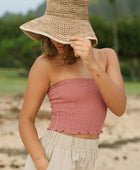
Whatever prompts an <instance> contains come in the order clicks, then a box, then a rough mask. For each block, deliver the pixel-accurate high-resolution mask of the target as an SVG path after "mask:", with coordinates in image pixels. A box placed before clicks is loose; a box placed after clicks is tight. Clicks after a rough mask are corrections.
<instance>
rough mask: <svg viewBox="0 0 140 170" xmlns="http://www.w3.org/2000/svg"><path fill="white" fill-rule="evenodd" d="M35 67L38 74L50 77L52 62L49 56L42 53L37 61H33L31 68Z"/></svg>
mask: <svg viewBox="0 0 140 170" xmlns="http://www.w3.org/2000/svg"><path fill="white" fill-rule="evenodd" d="M33 69H35V70H36V72H37V74H40V75H42V76H43V75H44V76H45V77H46V78H48V79H49V78H50V76H49V75H50V72H51V71H50V69H51V64H50V61H49V59H48V58H47V57H45V56H44V55H40V56H39V57H37V59H36V60H35V62H34V63H33V65H32V67H31V70H33Z"/></svg>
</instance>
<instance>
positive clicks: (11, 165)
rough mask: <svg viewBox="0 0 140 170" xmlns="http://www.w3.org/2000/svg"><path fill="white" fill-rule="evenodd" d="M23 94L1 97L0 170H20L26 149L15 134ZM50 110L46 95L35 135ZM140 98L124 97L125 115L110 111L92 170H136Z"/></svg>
mask: <svg viewBox="0 0 140 170" xmlns="http://www.w3.org/2000/svg"><path fill="white" fill-rule="evenodd" d="M22 103H23V94H22V93H21V94H18V95H13V96H8V95H5V96H2V97H0V170H18V169H19V170H23V169H24V164H25V161H26V158H27V154H28V152H27V150H26V148H25V146H24V144H23V142H22V140H21V138H20V134H19V131H18V118H19V114H20V110H21V106H22ZM50 119H51V107H50V102H49V99H48V96H47V95H46V96H45V98H44V100H43V103H42V105H41V107H40V109H39V112H38V115H37V118H36V123H35V124H36V129H37V132H38V136H39V137H41V136H43V135H44V134H45V131H46V129H47V127H48V126H49V124H50ZM139 167H140V95H127V106H126V110H125V113H124V114H123V115H122V116H121V117H118V116H116V115H115V114H113V113H112V112H111V111H110V110H109V109H108V110H107V116H106V119H105V122H104V125H103V133H102V134H100V142H99V155H98V158H97V160H96V164H95V169H94V170H139V169H140V168H139Z"/></svg>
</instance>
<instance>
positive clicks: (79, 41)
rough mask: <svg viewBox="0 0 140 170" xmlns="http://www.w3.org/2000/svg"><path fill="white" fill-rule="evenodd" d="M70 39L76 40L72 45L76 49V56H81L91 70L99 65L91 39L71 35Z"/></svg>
mask: <svg viewBox="0 0 140 170" xmlns="http://www.w3.org/2000/svg"><path fill="white" fill-rule="evenodd" d="M68 40H69V41H74V43H73V44H70V45H71V47H72V48H73V49H74V54H75V56H76V57H81V59H82V61H83V63H84V64H85V66H86V67H87V68H88V69H89V70H90V69H92V68H93V67H94V66H95V67H96V66H97V65H98V63H97V60H96V58H95V56H94V50H93V47H92V44H91V41H90V40H89V39H88V40H87V39H85V38H83V37H77V36H72V37H69V39H68Z"/></svg>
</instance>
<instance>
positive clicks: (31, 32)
mask: <svg viewBox="0 0 140 170" xmlns="http://www.w3.org/2000/svg"><path fill="white" fill-rule="evenodd" d="M19 28H20V29H21V30H22V31H23V32H24V33H25V34H26V35H27V36H29V37H30V38H31V39H33V40H35V41H40V40H41V39H42V38H44V36H45V37H49V38H51V39H53V40H55V41H57V42H59V43H62V44H71V43H73V41H68V38H69V37H71V36H80V37H84V38H85V39H90V40H91V41H92V46H93V47H95V46H96V45H97V43H98V39H97V37H96V35H95V32H94V30H93V28H92V26H91V24H90V22H89V21H88V20H79V19H72V18H65V17H64V18H62V17H58V16H54V15H53V16H52V15H47V14H46V15H44V16H41V17H39V18H36V19H33V20H31V21H28V22H26V23H24V24H22V25H21V26H20V27H19Z"/></svg>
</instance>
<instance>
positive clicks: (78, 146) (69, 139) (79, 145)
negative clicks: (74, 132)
mask: <svg viewBox="0 0 140 170" xmlns="http://www.w3.org/2000/svg"><path fill="white" fill-rule="evenodd" d="M45 136H46V138H47V140H48V141H49V143H53V144H55V145H61V146H62V147H63V148H66V149H74V150H87V151H96V149H97V147H98V144H99V138H96V139H85V138H78V137H73V136H68V135H65V134H62V133H59V132H57V131H55V130H51V129H47V130H46V133H45Z"/></svg>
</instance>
